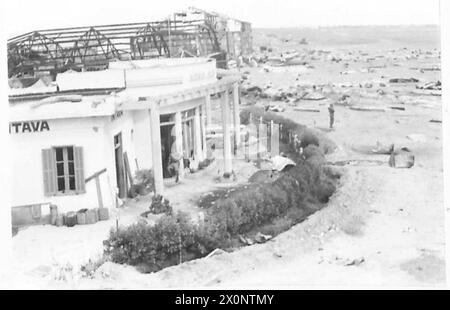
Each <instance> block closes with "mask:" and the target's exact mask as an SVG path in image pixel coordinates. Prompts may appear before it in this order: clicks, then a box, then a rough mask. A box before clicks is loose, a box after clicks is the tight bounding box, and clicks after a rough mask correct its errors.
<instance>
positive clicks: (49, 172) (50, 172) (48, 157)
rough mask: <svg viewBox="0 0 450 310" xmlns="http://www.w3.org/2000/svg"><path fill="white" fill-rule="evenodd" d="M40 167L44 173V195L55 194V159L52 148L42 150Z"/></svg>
mask: <svg viewBox="0 0 450 310" xmlns="http://www.w3.org/2000/svg"><path fill="white" fill-rule="evenodd" d="M42 168H43V175H44V195H45V196H53V195H55V194H56V190H57V189H56V161H55V154H54V152H53V149H43V150H42Z"/></svg>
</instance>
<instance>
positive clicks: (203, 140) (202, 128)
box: [201, 105, 208, 159]
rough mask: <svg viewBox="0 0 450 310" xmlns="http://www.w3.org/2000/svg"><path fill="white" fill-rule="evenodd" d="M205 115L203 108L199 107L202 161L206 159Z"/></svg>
mask: <svg viewBox="0 0 450 310" xmlns="http://www.w3.org/2000/svg"><path fill="white" fill-rule="evenodd" d="M205 122H206V115H205V106H204V105H203V106H202V107H201V130H202V144H203V148H202V151H203V159H206V158H207V150H208V148H207V146H206V123H205Z"/></svg>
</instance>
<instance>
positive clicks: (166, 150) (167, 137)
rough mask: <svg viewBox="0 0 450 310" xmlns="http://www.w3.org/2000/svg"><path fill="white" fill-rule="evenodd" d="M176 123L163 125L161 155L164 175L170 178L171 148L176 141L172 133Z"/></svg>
mask: <svg viewBox="0 0 450 310" xmlns="http://www.w3.org/2000/svg"><path fill="white" fill-rule="evenodd" d="M173 127H174V125H163V126H161V157H162V166H163V177H164V178H170V177H171V175H170V174H169V170H168V169H167V166H168V165H169V159H170V149H171V147H172V143H173V141H174V139H173V137H172V135H171V133H172V128H173Z"/></svg>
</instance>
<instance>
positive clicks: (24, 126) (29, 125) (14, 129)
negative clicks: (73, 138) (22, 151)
mask: <svg viewBox="0 0 450 310" xmlns="http://www.w3.org/2000/svg"><path fill="white" fill-rule="evenodd" d="M49 130H50V127H49V126H48V123H47V121H28V122H14V123H9V133H27V132H41V131H49Z"/></svg>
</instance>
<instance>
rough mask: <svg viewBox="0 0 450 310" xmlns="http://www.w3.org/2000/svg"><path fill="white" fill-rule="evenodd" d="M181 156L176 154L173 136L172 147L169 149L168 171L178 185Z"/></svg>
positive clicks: (175, 142) (175, 143)
mask: <svg viewBox="0 0 450 310" xmlns="http://www.w3.org/2000/svg"><path fill="white" fill-rule="evenodd" d="M182 157H183V156H182V155H181V154H180V153H179V152H178V149H177V141H176V138H175V136H173V142H172V147H171V148H170V157H169V165H168V167H167V168H168V170H169V173H170V174H171V176H175V182H176V183H178V181H179V180H180V160H181V159H182Z"/></svg>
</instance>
